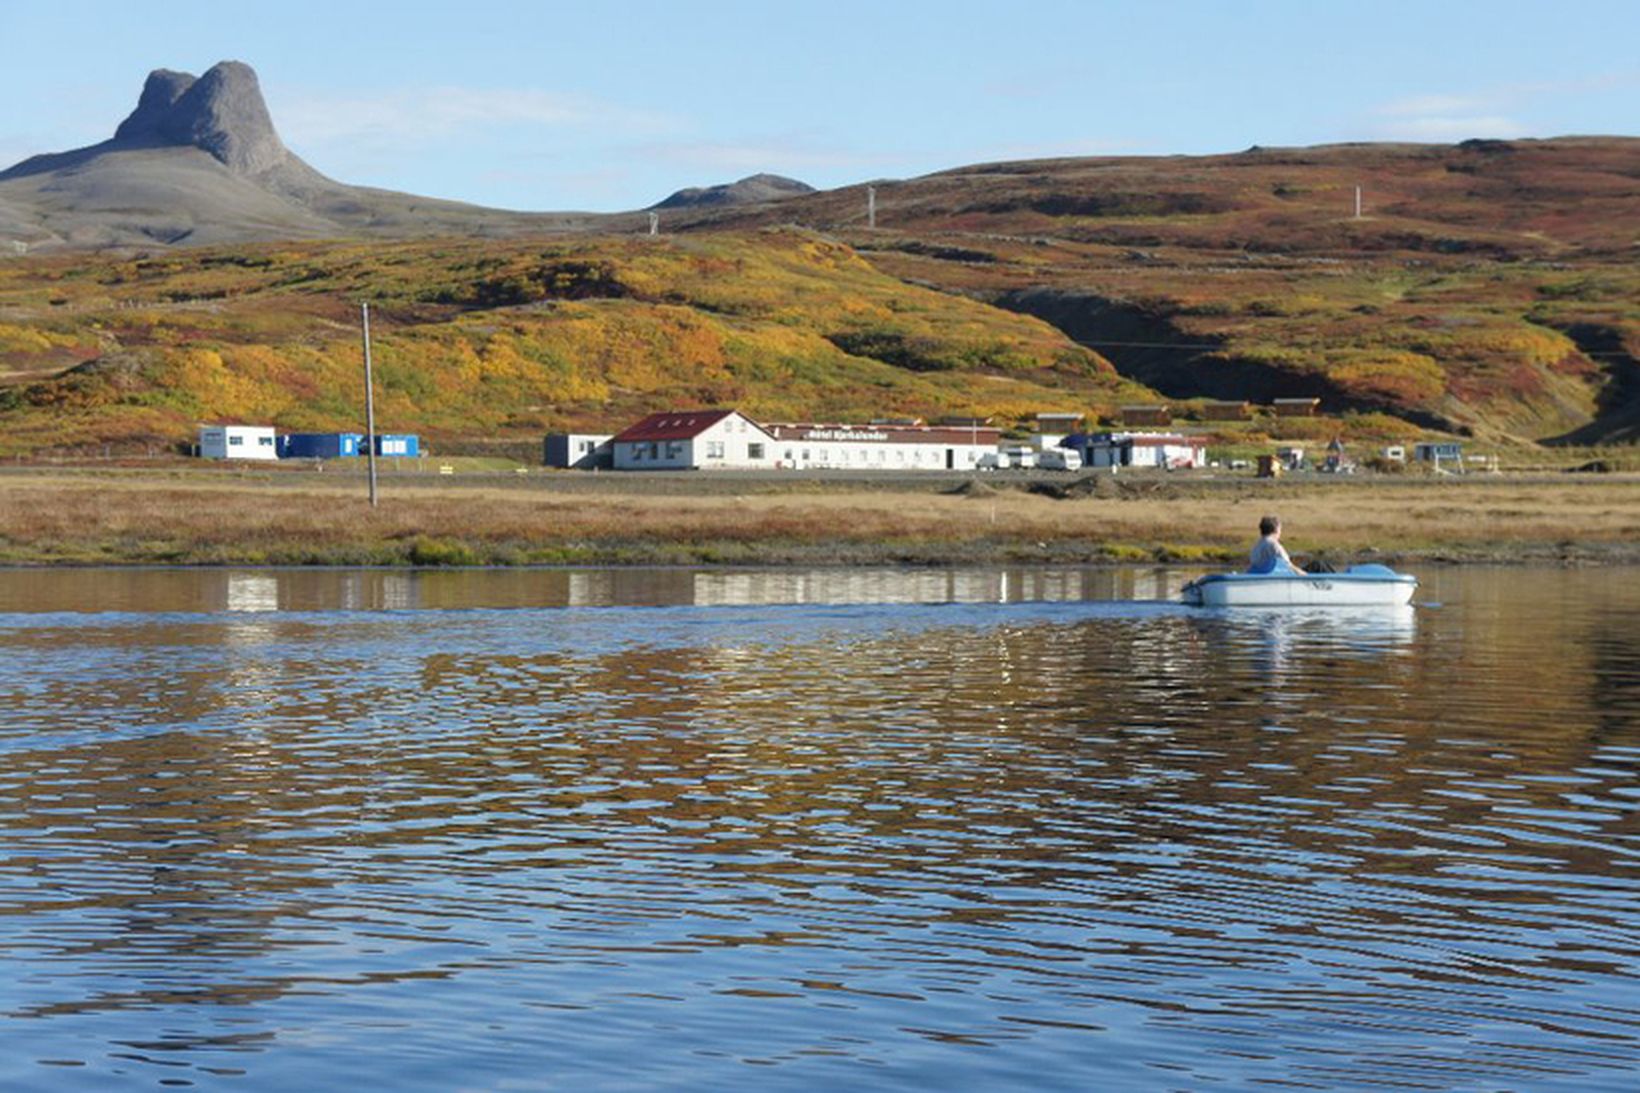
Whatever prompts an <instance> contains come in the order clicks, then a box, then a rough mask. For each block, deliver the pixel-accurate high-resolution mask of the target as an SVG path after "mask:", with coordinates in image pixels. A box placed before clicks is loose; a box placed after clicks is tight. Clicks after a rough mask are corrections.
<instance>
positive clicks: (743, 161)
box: [632, 138, 872, 171]
mask: <svg viewBox="0 0 1640 1093" xmlns="http://www.w3.org/2000/svg"><path fill="white" fill-rule="evenodd" d="M632 153H633V155H634V156H635V157H636V158H639V159H647V160H651V161H656V162H661V163H673V164H677V165H679V166H681V167H687V168H692V169H698V170H704V171H781V170H785V171H800V170H839V169H844V168H859V167H864V166H869V165H870V164H871V162H872V159H871V157H866V156H862V155H860V154H859V153H857V152H852V151H849V150H847V149H842V148H831V147H824V146H818V145H810V144H806V143H804V142H802V141H792V140H786V139H779V138H776V139H771V140H767V141H751V142H744V143H737V142H713V141H668V142H665V143H660V144H648V145H643V146H641V147H637V148H634V149H632Z"/></svg>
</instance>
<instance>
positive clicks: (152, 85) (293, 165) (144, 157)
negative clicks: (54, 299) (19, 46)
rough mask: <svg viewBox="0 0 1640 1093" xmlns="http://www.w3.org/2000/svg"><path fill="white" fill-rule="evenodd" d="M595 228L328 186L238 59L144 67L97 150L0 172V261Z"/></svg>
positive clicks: (589, 219) (572, 218)
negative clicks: (127, 109)
mask: <svg viewBox="0 0 1640 1093" xmlns="http://www.w3.org/2000/svg"><path fill="white" fill-rule="evenodd" d="M597 220H598V218H597V217H594V216H589V215H585V214H565V213H518V212H510V211H506V210H501V209H486V208H481V207H479V206H474V205H465V204H462V203H460V202H455V201H440V200H436V199H432V198H425V197H416V196H413V195H410V194H402V193H395V192H393V191H390V190H378V189H372V188H368V187H361V186H349V185H346V184H344V183H341V182H337V181H335V180H334V179H330V178H327V177H325V176H324V175H322V174H320V173H319V172H318V171H316V170H314V169H313V168H312V167H310V166H309V165H308V164H306V163H304V162H303V161H302V159H301V158H300V157H298V156H296V155H295V154H294V153H292V152H291V151H290V150H289V149H287V148H286V147H285V145H284V143H283V142H282V141H281V140H280V139H279V134H278V133H277V131H276V130H275V129H274V125H273V119H272V118H271V117H270V116H269V114H268V108H267V105H266V103H265V102H264V101H263V98H262V90H261V86H260V84H259V82H258V81H257V78H256V73H255V72H254V71H253V70H252V69H251V68H250V66H249V65H245V64H242V63H240V62H237V61H223V62H222V63H221V64H218V65H215V66H214V67H212V68H211V69H210V70H209V71H208V72H206V73H205V74H204V75H203V76H200V77H198V78H197V79H196V78H195V77H194V76H192V75H190V74H188V73H186V72H172V71H169V70H166V69H159V70H156V71H155V72H153V73H151V74H150V75H149V76H148V80H147V82H146V83H145V84H144V85H143V89H142V95H141V97H140V98H139V100H138V102H137V107H136V109H135V110H133V111H132V112H131V114H130V116H129V117H127V118H126V119H125V120H124V121H123V122H121V123H120V125H119V127H118V128H117V129H116V130H115V131H114V136H113V137H112V138H110V139H109V140H106V141H103V142H102V143H100V144H94V145H91V146H90V147H86V148H79V149H75V150H73V151H69V152H58V153H53V154H48V155H39V156H34V157H32V158H31V159H27V160H24V161H23V162H21V163H19V164H17V165H16V166H14V167H11V168H10V169H8V170H5V171H0V253H4V252H5V251H7V250H12V251H16V250H38V249H41V248H47V249H50V248H59V247H106V246H120V245H153V244H156V243H160V244H175V243H187V244H211V243H225V242H241V241H248V240H258V239H307V238H320V237H335V236H361V235H363V236H377V237H383V236H385V237H401V238H402V237H407V236H430V235H452V234H461V235H471V234H477V235H503V234H516V233H519V232H525V231H561V230H573V229H578V228H582V227H585V226H587V225H589V224H591V223H595V222H596V221H597Z"/></svg>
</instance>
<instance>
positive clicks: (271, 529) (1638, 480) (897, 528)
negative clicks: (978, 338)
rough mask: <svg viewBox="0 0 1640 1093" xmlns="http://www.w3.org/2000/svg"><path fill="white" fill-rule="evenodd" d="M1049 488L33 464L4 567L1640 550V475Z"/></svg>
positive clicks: (10, 482) (1132, 481) (6, 522)
mask: <svg viewBox="0 0 1640 1093" xmlns="http://www.w3.org/2000/svg"><path fill="white" fill-rule="evenodd" d="M560 478H561V480H562V476H560ZM565 481H566V482H567V480H565ZM696 482H698V483H699V485H698V486H697V485H695V483H696ZM748 485H749V486H753V485H755V484H753V483H748ZM1029 485H1030V484H1029V483H1023V484H1020V486H1019V487H1017V488H1016V487H1012V486H1010V487H1005V488H997V487H995V486H991V485H984V484H978V483H970V484H967V485H964V486H961V487H958V489H957V490H956V492H949V491H951V489H952V486H951V483H950V482H948V481H947V482H941V483H937V484H930V485H919V484H914V483H900V484H896V485H894V486H892V487H888V488H885V487H883V486H878V487H875V488H873V487H871V486H868V485H855V484H847V483H843V484H829V485H825V486H817V485H815V484H813V483H809V484H794V485H793V487H791V488H784V489H770V488H761V489H756V488H748V489H747V490H746V491H745V492H740V493H733V492H726V490H725V488H724V484H723V483H722V482H720V481H712V480H710V479H704V478H703V479H696V480H692V481H691V480H674V481H672V482H670V483H666V484H664V487H663V488H658V489H654V490H652V491H650V492H636V491H634V490H633V489H631V488H630V486H629V485H627V479H625V478H621V477H616V476H607V486H605V487H599V486H589V485H588V479H587V477H585V476H582V477H581V478H579V479H578V480H576V482H575V487H576V488H575V489H574V491H573V492H570V491H568V490H564V489H560V488H555V482H554V479H553V478H552V477H550V476H543V477H542V478H540V479H538V480H532V481H529V482H521V483H516V484H515V483H509V482H502V481H496V482H494V483H493V484H492V483H490V482H486V481H480V482H468V483H463V482H460V481H455V482H452V481H450V480H442V481H441V480H436V479H433V480H429V479H423V480H420V481H418V482H409V481H403V480H393V481H388V482H385V483H384V487H383V493H382V502H381V504H380V506H379V507H377V508H376V509H374V510H373V509H371V508H370V507H369V505H368V504H367V503H366V501H365V498H364V497H363V495H362V492H361V486H360V485H359V482H358V480H357V479H350V480H347V481H340V480H329V481H327V482H325V483H323V484H319V483H315V482H313V481H312V480H311V479H300V480H297V479H293V478H292V477H290V476H271V477H266V478H247V477H229V476H227V475H176V476H170V477H167V476H162V475H153V474H128V475H112V474H98V473H60V472H39V473H14V474H9V475H7V476H5V477H4V478H0V563H6V564H24V565H35V564H70V565H72V564H185V565H225V564H251V565H552V564H657V563H659V564H667V563H677V564H698V563H704V564H773V565H780V564H805V565H807V564H851V563H905V564H952V563H960V562H989V561H1010V562H1021V561H1026V562H1028V561H1042V562H1054V563H1067V562H1089V563H1111V562H1150V561H1164V562H1165V561H1174V562H1219V561H1225V562H1233V561H1235V560H1236V559H1239V558H1240V557H1241V556H1242V554H1243V553H1244V551H1245V550H1246V548H1247V546H1248V544H1249V543H1250V542H1251V540H1252V539H1253V538H1254V527H1255V525H1256V523H1257V521H1258V517H1259V516H1260V515H1261V514H1263V513H1264V512H1267V511H1274V512H1278V513H1280V514H1281V516H1282V518H1283V520H1284V521H1285V523H1286V526H1287V536H1286V538H1287V542H1288V545H1289V547H1290V548H1291V549H1292V550H1293V551H1294V553H1295V555H1304V554H1314V555H1320V556H1322V557H1326V558H1328V559H1331V560H1334V561H1340V562H1342V561H1348V560H1357V559H1365V558H1374V559H1379V560H1413V559H1417V560H1453V561H1462V560H1486V561H1511V560H1519V561H1566V562H1578V563H1586V562H1633V561H1637V560H1640V476H1631V475H1604V476H1587V477H1584V476H1577V477H1573V476H1563V477H1548V476H1545V477H1538V478H1516V477H1511V476H1472V477H1471V478H1470V479H1468V480H1463V481H1453V480H1440V481H1422V480H1420V481H1391V480H1371V479H1367V480H1358V481H1346V480H1339V481H1326V482H1321V481H1308V482H1279V483H1265V482H1256V481H1253V480H1248V479H1236V480H1216V481H1215V480H1189V479H1183V480H1176V479H1172V478H1161V477H1156V478H1151V479H1145V478H1143V477H1141V476H1134V477H1132V478H1128V479H1123V480H1121V481H1117V480H1113V479H1110V478H1102V479H1098V480H1095V479H1083V480H1080V481H1079V482H1077V483H1075V484H1073V485H1071V486H1070V487H1068V488H1067V487H1066V486H1063V485H1059V486H1051V485H1049V486H1045V485H1044V484H1042V483H1038V484H1037V486H1038V488H1046V489H1047V490H1048V491H1049V492H1050V493H1060V494H1063V495H1064V496H1050V495H1048V493H1043V492H1033V491H1032V489H1030V488H1026V487H1028V486H1029Z"/></svg>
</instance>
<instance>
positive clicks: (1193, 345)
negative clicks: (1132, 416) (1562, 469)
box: [1074, 338, 1635, 358]
mask: <svg viewBox="0 0 1640 1093" xmlns="http://www.w3.org/2000/svg"><path fill="white" fill-rule="evenodd" d="M1074 340H1075V342H1076V344H1077V345H1085V346H1087V347H1088V348H1089V349H1202V350H1218V349H1226V350H1232V351H1233V349H1234V347H1232V346H1228V345H1222V344H1213V343H1208V342H1203V343H1197V342H1104V341H1089V340H1088V339H1086V338H1076V339H1074ZM1301 348H1302V347H1301ZM1578 352H1579V353H1580V354H1582V355H1583V356H1585V357H1623V358H1627V357H1633V356H1635V354H1633V353H1625V352H1624V351H1623V350H1621V349H1611V350H1603V351H1599V352H1589V351H1587V350H1578Z"/></svg>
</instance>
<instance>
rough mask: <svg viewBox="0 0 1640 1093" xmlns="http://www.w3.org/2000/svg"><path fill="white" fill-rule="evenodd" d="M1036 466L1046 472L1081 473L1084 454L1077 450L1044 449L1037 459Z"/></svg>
mask: <svg viewBox="0 0 1640 1093" xmlns="http://www.w3.org/2000/svg"><path fill="white" fill-rule="evenodd" d="M1036 465H1037V466H1038V467H1041V468H1042V469H1043V470H1045V471H1079V470H1081V469H1082V453H1081V452H1079V451H1077V450H1076V449H1075V448H1044V449H1042V452H1041V454H1039V455H1038V456H1037V457H1036Z"/></svg>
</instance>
